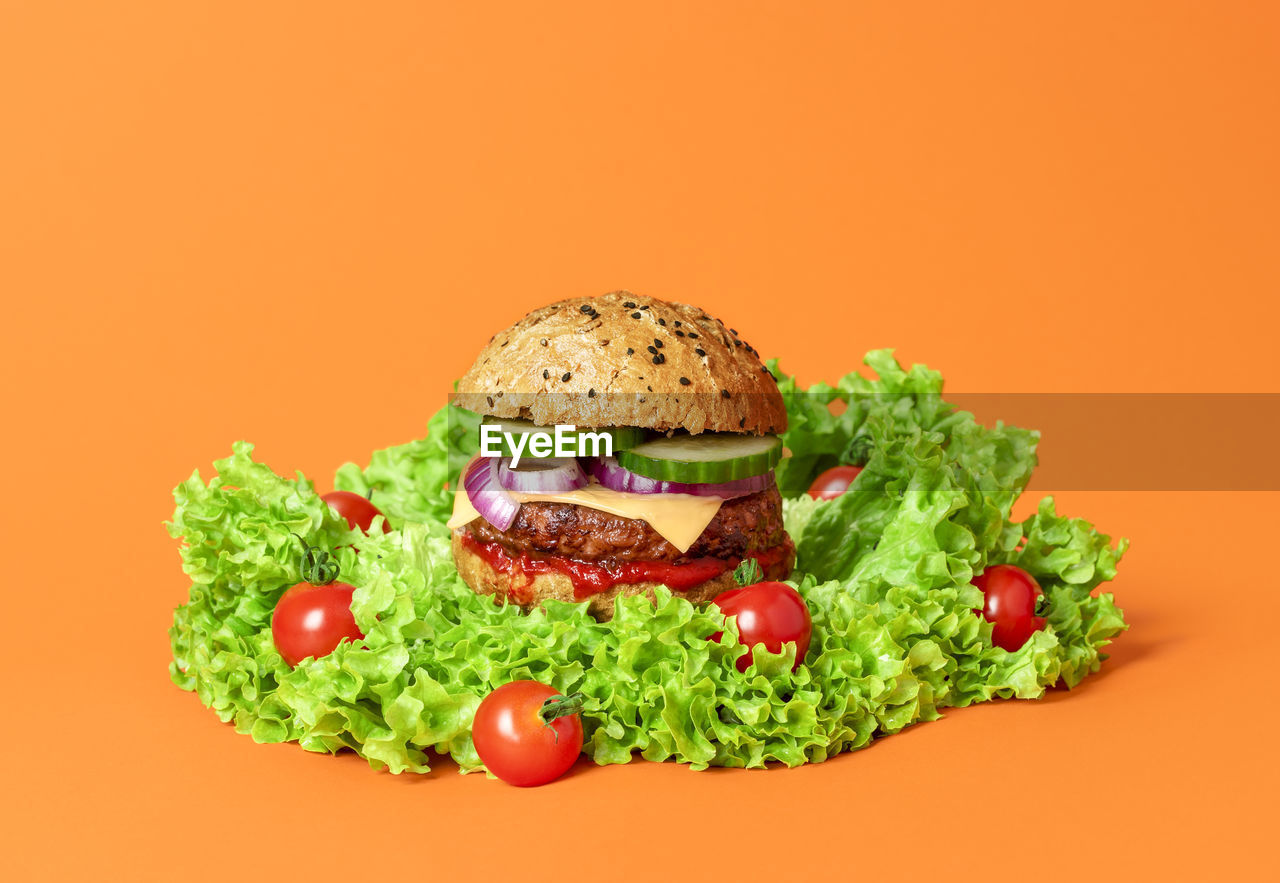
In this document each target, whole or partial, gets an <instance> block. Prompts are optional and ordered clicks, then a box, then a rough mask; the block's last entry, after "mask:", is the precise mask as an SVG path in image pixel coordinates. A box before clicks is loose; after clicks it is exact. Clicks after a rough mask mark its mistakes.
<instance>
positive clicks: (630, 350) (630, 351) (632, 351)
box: [627, 347, 636, 356]
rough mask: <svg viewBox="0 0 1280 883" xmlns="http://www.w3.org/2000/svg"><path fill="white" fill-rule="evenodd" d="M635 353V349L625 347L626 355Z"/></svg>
mask: <svg viewBox="0 0 1280 883" xmlns="http://www.w3.org/2000/svg"><path fill="white" fill-rule="evenodd" d="M635 354H636V351H635V350H633V349H632V348H631V347H627V355H628V356H634V355H635Z"/></svg>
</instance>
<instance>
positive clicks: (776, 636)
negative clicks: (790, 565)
mask: <svg viewBox="0 0 1280 883" xmlns="http://www.w3.org/2000/svg"><path fill="white" fill-rule="evenodd" d="M715 605H716V606H717V607H719V608H720V610H721V612H723V613H724V615H725V616H734V617H737V621H738V639H739V640H740V641H741V642H742V644H743V645H744V646H746V647H747V648H748V651H747V652H746V653H743V654H742V655H741V656H739V657H738V663H737V664H738V671H746V670H747V667H748V666H749V665H751V652H750V648H751V647H754V646H755V645H756V644H763V645H764V646H765V649H766V650H768V651H769V652H770V653H781V652H782V645H783V644H785V643H786V642H787V641H794V642H795V645H796V662H795V665H793V666H792V670H793V671H794V670H795V669H797V668H799V667H800V663H801V662H803V661H804V655H805V654H806V653H808V652H809V638H810V636H811V635H812V634H813V620H812V619H810V618H809V608H808V606H807V605H806V604H805V603H804V599H803V598H801V597H800V593H799V592H797V591H796V590H795V589H793V588H791V586H789V585H787V584H786V583H774V582H764V583H753V584H752V585H749V586H743V587H742V588H740V589H730V590H729V591H727V592H721V593H720V594H719V595H717V596H716V598H715ZM722 634H724V633H723V632H716V633H715V634H714V635H712V636H711V640H713V641H718V640H720V636H721V635H722Z"/></svg>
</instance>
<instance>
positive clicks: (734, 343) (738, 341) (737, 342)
mask: <svg viewBox="0 0 1280 883" xmlns="http://www.w3.org/2000/svg"><path fill="white" fill-rule="evenodd" d="M733 345H734V346H742V341H740V340H738V338H736V337H735V338H734V339H733Z"/></svg>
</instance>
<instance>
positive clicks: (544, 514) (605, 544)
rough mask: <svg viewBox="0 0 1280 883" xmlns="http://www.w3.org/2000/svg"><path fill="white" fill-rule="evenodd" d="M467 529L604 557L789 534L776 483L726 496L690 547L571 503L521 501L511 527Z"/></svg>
mask: <svg viewBox="0 0 1280 883" xmlns="http://www.w3.org/2000/svg"><path fill="white" fill-rule="evenodd" d="M466 529H467V530H468V531H470V533H471V535H472V536H474V537H475V538H476V539H478V540H480V541H481V542H485V543H498V544H499V545H501V546H502V547H503V548H505V549H506V550H507V551H508V552H512V553H515V554H520V553H522V552H530V553H542V554H544V555H560V556H563V557H566V558H577V559H578V560H581V561H598V562H602V563H607V562H626V561H669V562H681V561H685V560H687V559H691V558H742V557H744V556H745V555H746V553H747V552H761V551H764V550H765V549H771V548H773V547H774V546H777V545H779V544H780V543H783V542H785V541H786V539H787V534H786V531H785V530H783V527H782V496H781V495H780V494H779V493H778V489H777V487H770V488H769V489H768V490H764V491H761V492H759V493H756V494H749V495H747V496H745V497H737V498H735V499H732V500H725V501H724V504H723V505H721V507H720V510H719V511H718V512H716V516H715V518H713V519H711V523H710V524H708V525H707V527H706V530H704V531H703V532H702V534H701V535H700V536H699V537H698V539H697V540H695V541H694V544H693V545H692V546H690V547H689V551H687V552H681V551H680V550H679V549H677V548H676V547H675V546H673V545H671V544H670V543H669V542H667V541H666V540H665V539H663V537H662V535H661V534H659V533H658V532H657V531H655V530H654V529H653V528H652V527H650V526H649V524H648V522H646V521H641V520H639V519H635V518H622V517H621V516H618V515H611V514H609V513H608V512H601V511H600V510H599V509H590V508H588V507H586V506H577V505H573V504H571V503H546V502H536V503H523V504H521V506H520V511H519V512H518V513H517V514H516V519H515V521H514V522H512V524H511V527H510V528H509V529H508V530H505V531H501V530H498V529H497V528H496V527H494V526H493V525H492V524H490V523H489V522H487V521H485V520H484V519H483V518H477V519H476V520H475V521H472V522H471V523H470V524H468V525H467V528H466Z"/></svg>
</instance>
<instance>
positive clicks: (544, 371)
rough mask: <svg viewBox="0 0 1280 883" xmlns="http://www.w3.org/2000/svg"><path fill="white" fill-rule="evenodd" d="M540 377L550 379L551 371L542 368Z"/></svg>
mask: <svg viewBox="0 0 1280 883" xmlns="http://www.w3.org/2000/svg"><path fill="white" fill-rule="evenodd" d="M542 379H543V380H550V379H551V372H550V371H548V370H546V369H545V368H544V369H543V370H542Z"/></svg>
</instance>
